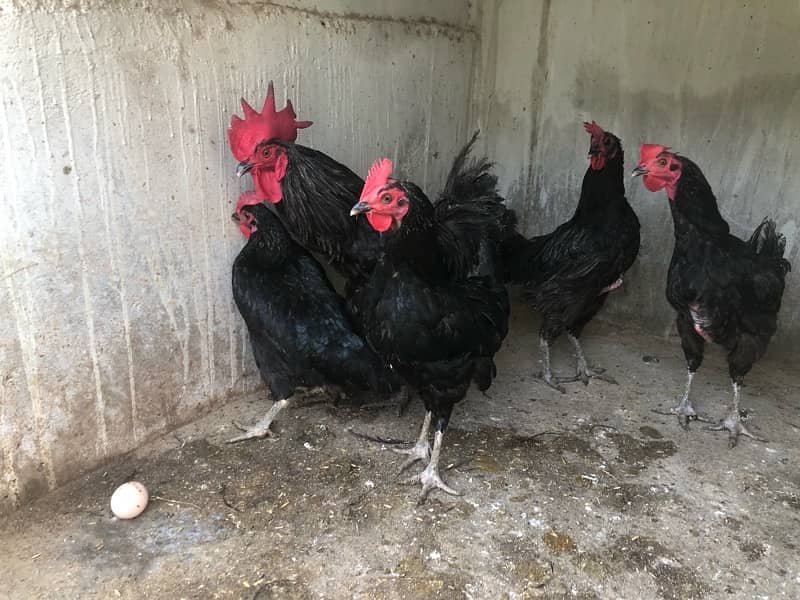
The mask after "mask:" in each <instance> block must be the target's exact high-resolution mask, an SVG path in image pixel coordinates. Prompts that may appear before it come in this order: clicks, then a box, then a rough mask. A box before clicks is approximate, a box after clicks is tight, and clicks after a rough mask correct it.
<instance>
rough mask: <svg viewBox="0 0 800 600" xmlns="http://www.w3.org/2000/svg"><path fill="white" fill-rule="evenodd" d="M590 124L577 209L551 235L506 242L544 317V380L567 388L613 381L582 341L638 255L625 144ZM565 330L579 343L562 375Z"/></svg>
mask: <svg viewBox="0 0 800 600" xmlns="http://www.w3.org/2000/svg"><path fill="white" fill-rule="evenodd" d="M584 128H585V129H586V131H588V132H589V134H590V135H591V145H590V149H589V156H590V159H591V164H590V166H589V168H588V169H587V170H586V174H585V175H584V177H583V186H582V187H581V196H580V200H579V201H578V208H577V209H576V210H575V214H574V215H573V216H572V218H571V219H570V220H569V221H567V222H566V223H564V224H562V225H560V226H559V227H558V228H557V229H556V230H555V231H553V232H551V233H548V234H546V235H542V236H537V237H534V238H532V239H530V240H526V239H525V238H523V237H522V236H519V235H518V236H515V237H514V238H512V239H510V240H509V241H508V242H507V243H506V244H504V247H503V253H504V257H505V277H506V281H508V282H510V283H519V284H523V286H524V290H525V295H526V297H527V299H528V300H529V302H530V304H531V305H532V306H533V308H534V309H535V310H536V311H538V312H539V313H540V314H541V316H542V325H541V329H540V331H539V346H540V349H541V353H542V366H543V372H542V374H541V376H540V378H541V379H542V380H543V381H544V382H545V383H547V385H549V386H551V387H554V388H555V389H557V390H558V391H560V392H562V393H563V392H564V388H563V387H562V386H561V385H559V383H564V382H569V381H577V380H580V381H583V383H588V381H589V378H592V377H593V378H600V379H605V380H606V381H609V382H612V383H615V382H614V380H613V379H612V378H611V377H608V376H603V375H601V373H602V372H603V370H602V369H597V368H591V367H589V365H588V364H587V361H586V356H585V355H584V353H583V349H582V348H581V344H580V342H579V339H578V338H580V335H581V332H582V331H583V328H584V327H585V326H586V324H587V323H589V321H591V320H592V319H593V318H594V316H595V315H596V314H597V313H598V311H599V310H600V308H601V307H602V306H603V304H604V303H605V301H606V298H607V297H608V293H609V292H610V291H612V290H614V289H616V288H618V287H619V286H620V285H622V276H623V274H624V273H625V271H627V270H628V269H629V268H630V267H631V265H633V262H634V261H635V260H636V256H637V254H638V253H639V219H638V218H637V217H636V213H634V212H633V209H632V208H631V206H630V204H628V201H627V199H626V198H625V184H624V182H623V177H624V173H623V162H624V154H623V151H622V143H621V141H620V139H619V138H618V137H617V136H615V135H614V134H613V133H610V132H606V131H603V130H602V129H601V128H600V127H599V126H598V125H597V124H596V123H594V122H592V123H591V124H590V123H584ZM564 332H566V333H567V336H568V337H569V340H570V342H571V343H572V345H573V346H574V348H575V354H576V357H577V373H576V376H575V377H572V378H561V379H558V380H556V378H554V377H553V374H552V371H551V368H550V345H551V344H552V343H553V341H555V340H556V338H558V337H559V336H560V335H561V334H563V333H564Z"/></svg>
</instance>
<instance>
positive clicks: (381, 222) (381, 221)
mask: <svg viewBox="0 0 800 600" xmlns="http://www.w3.org/2000/svg"><path fill="white" fill-rule="evenodd" d="M367 221H369V224H370V225H372V228H373V229H374V230H375V231H378V232H380V233H383V232H384V231H389V228H390V227H391V226H392V217H391V216H389V215H381V214H379V213H376V212H375V211H370V212H368V213H367Z"/></svg>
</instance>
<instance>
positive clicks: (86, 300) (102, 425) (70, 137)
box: [56, 23, 108, 457]
mask: <svg viewBox="0 0 800 600" xmlns="http://www.w3.org/2000/svg"><path fill="white" fill-rule="evenodd" d="M63 25H64V27H63V28H62V31H63V30H65V29H66V23H64V24H63ZM56 44H57V48H58V55H59V56H60V57H61V60H62V65H61V67H62V68H61V70H60V73H59V86H60V88H61V112H62V114H63V117H64V127H65V129H66V132H67V152H68V156H69V159H70V162H71V163H72V166H73V169H74V174H73V177H72V187H73V191H74V193H75V210H76V213H77V215H76V216H77V219H78V226H77V227H76V229H75V230H76V232H77V236H76V237H77V240H76V241H77V244H78V259H79V269H80V281H81V291H82V294H83V311H84V317H85V318H86V334H87V337H88V339H89V356H90V358H91V360H92V375H93V378H94V387H95V420H96V421H97V431H98V435H99V440H98V441H99V445H98V446H97V447H96V452H97V454H98V456H100V457H105V456H106V455H107V454H108V430H107V427H106V416H105V400H104V398H103V382H102V379H101V374H100V357H99V355H98V352H97V336H96V332H95V325H94V305H93V303H92V294H91V289H90V286H89V272H88V268H89V262H88V261H87V257H86V248H85V247H84V239H83V237H84V236H83V229H82V226H83V224H84V223H85V222H86V219H85V213H84V210H83V201H84V199H83V194H82V193H81V186H80V179H81V175H80V169H78V166H77V164H76V160H75V159H76V155H75V138H74V130H73V127H72V117H71V115H70V106H69V96H68V94H67V79H66V58H65V54H64V46H63V43H62V41H61V32H59V34H58V35H57V36H56Z"/></svg>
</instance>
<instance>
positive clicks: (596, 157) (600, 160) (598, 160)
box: [589, 154, 606, 171]
mask: <svg viewBox="0 0 800 600" xmlns="http://www.w3.org/2000/svg"><path fill="white" fill-rule="evenodd" d="M589 163H590V164H591V166H592V169H593V170H595V171H600V170H601V169H602V168H603V167H605V166H606V157H605V156H603V155H602V154H593V155H592V158H591V159H590V161H589Z"/></svg>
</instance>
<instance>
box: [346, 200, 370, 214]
mask: <svg viewBox="0 0 800 600" xmlns="http://www.w3.org/2000/svg"><path fill="white" fill-rule="evenodd" d="M371 210H372V207H371V206H370V205H369V204H367V203H366V202H364V201H363V200H359V201H358V202H357V203H356V204H355V206H353V208H351V209H350V216H351V217H355V216H356V215H360V214H362V213H365V212H369V211H371Z"/></svg>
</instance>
